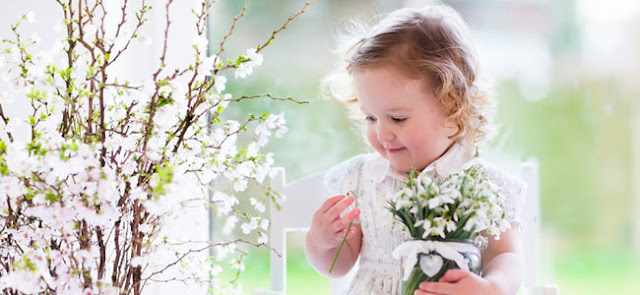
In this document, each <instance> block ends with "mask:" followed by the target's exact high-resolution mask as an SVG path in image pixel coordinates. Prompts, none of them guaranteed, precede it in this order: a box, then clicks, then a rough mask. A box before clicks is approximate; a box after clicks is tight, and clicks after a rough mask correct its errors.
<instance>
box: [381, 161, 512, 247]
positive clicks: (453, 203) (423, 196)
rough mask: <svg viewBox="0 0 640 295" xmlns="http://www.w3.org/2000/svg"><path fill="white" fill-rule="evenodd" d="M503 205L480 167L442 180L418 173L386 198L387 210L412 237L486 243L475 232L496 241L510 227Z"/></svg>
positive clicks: (497, 192) (495, 189)
mask: <svg viewBox="0 0 640 295" xmlns="http://www.w3.org/2000/svg"><path fill="white" fill-rule="evenodd" d="M412 174H413V173H412ZM504 202H505V201H504V199H503V198H502V197H501V195H500V190H499V188H498V187H497V186H496V185H495V184H493V183H492V182H491V181H490V180H489V178H488V176H487V174H486V173H485V172H484V171H483V169H482V166H481V165H473V166H471V167H469V168H467V169H464V170H463V171H460V172H457V173H454V174H451V175H449V176H448V177H446V178H445V179H443V180H433V179H432V178H431V177H430V176H429V175H428V173H427V172H426V171H423V172H421V173H420V174H419V175H418V176H417V177H416V178H415V179H413V178H410V179H409V181H408V183H407V187H405V188H403V189H401V190H400V191H398V192H397V193H395V194H393V195H392V196H391V197H390V200H389V204H390V205H391V206H390V208H389V209H390V210H391V212H392V213H393V215H394V217H395V218H396V220H397V221H400V222H402V223H403V224H404V225H405V226H406V229H408V230H409V232H410V234H411V236H413V237H417V238H423V239H426V238H429V237H434V238H441V239H471V238H474V239H475V240H476V241H477V242H486V239H485V238H484V237H482V236H480V235H478V233H479V232H481V231H485V230H486V233H487V235H492V236H494V237H495V238H496V239H499V237H500V233H501V232H503V231H505V230H507V229H508V228H510V226H511V223H510V221H509V220H508V219H507V217H506V214H505V211H504V208H505V203H504Z"/></svg>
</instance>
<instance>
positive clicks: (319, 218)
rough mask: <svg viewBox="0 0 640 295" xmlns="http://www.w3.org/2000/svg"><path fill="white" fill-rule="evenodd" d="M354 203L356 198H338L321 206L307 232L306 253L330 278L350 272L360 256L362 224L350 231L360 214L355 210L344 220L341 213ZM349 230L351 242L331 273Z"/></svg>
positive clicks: (344, 248) (345, 246)
mask: <svg viewBox="0 0 640 295" xmlns="http://www.w3.org/2000/svg"><path fill="white" fill-rule="evenodd" d="M352 202H353V197H346V198H345V196H335V197H332V198H330V199H328V200H327V201H325V203H324V204H323V205H322V206H320V208H319V209H318V210H317V211H316V213H315V214H314V215H313V219H312V221H311V228H310V229H309V232H308V233H307V239H306V243H305V253H306V256H307V259H308V260H309V262H310V263H311V265H312V266H313V267H314V268H315V269H316V270H317V271H318V272H320V273H321V274H323V275H324V276H327V277H330V278H339V277H341V276H344V275H345V274H347V273H348V272H349V270H350V269H351V268H352V267H353V265H354V264H355V263H356V261H357V259H358V255H360V244H361V241H362V231H361V229H360V224H354V225H352V227H351V229H347V227H348V226H349V223H351V221H353V220H354V219H355V218H356V217H358V215H359V214H360V211H359V210H358V209H354V210H353V211H351V212H349V213H347V214H346V215H344V216H343V217H340V213H341V212H342V211H344V210H345V209H346V208H347V207H348V206H349V205H350V204H351V203H352ZM347 230H349V235H348V236H347V240H346V242H345V243H344V246H343V247H342V250H341V251H340V255H339V256H338V259H337V261H336V264H335V266H334V267H333V270H332V272H331V273H329V268H331V263H332V262H333V258H334V257H335V255H336V252H337V251H338V248H339V247H340V243H341V242H342V238H343V237H344V234H345V233H346V231H347Z"/></svg>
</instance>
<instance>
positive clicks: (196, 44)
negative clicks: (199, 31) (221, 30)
mask: <svg viewBox="0 0 640 295" xmlns="http://www.w3.org/2000/svg"><path fill="white" fill-rule="evenodd" d="M192 43H193V48H195V49H196V50H198V51H200V52H207V46H208V45H209V39H207V37H205V36H203V35H197V36H195V37H193V41H192Z"/></svg>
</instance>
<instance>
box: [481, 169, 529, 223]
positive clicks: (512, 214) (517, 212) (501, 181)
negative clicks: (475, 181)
mask: <svg viewBox="0 0 640 295" xmlns="http://www.w3.org/2000/svg"><path fill="white" fill-rule="evenodd" d="M479 162H482V164H483V165H482V166H483V167H484V169H486V170H485V171H486V172H487V175H488V176H489V178H490V179H491V181H492V182H493V183H494V184H496V185H497V186H498V187H499V188H500V196H501V197H502V198H504V200H505V213H506V215H507V218H508V219H509V220H510V221H511V222H514V223H516V224H517V225H518V227H519V228H521V229H522V228H523V226H524V223H523V220H522V206H523V204H524V198H525V194H526V191H527V184H526V183H524V181H522V180H520V179H518V178H516V177H513V176H511V175H509V174H507V173H505V172H504V171H502V170H501V169H499V168H497V167H495V166H494V165H493V164H491V163H488V162H487V161H485V160H480V161H479Z"/></svg>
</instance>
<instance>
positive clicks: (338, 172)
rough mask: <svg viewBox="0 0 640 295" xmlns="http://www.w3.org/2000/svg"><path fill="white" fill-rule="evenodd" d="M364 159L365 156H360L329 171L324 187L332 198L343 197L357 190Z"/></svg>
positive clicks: (325, 177) (325, 176)
mask: <svg viewBox="0 0 640 295" xmlns="http://www.w3.org/2000/svg"><path fill="white" fill-rule="evenodd" d="M364 159H365V155H358V156H355V157H353V158H350V159H348V160H346V161H344V162H342V163H340V164H338V165H336V166H333V167H332V168H331V169H329V171H327V173H326V174H325V175H324V187H325V189H326V190H327V192H328V193H329V194H330V196H335V195H343V194H346V193H347V192H348V191H350V190H353V191H355V190H356V188H357V187H358V181H359V176H360V169H361V168H362V165H363V163H364Z"/></svg>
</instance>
